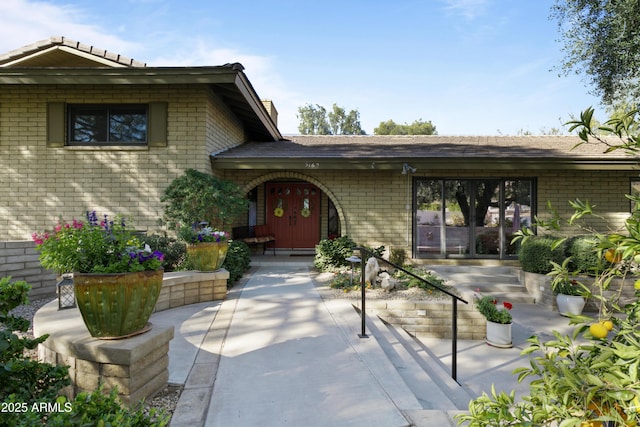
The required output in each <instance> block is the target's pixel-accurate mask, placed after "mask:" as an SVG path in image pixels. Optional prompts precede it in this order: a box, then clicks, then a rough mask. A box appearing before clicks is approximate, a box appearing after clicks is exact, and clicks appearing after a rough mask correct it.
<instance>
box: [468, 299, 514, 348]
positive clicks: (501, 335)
mask: <svg viewBox="0 0 640 427" xmlns="http://www.w3.org/2000/svg"><path fill="white" fill-rule="evenodd" d="M476 307H477V308H478V311H479V312H480V313H481V314H482V315H483V316H484V317H485V319H487V336H486V342H487V344H489V345H491V346H494V347H502V348H509V347H511V346H512V345H513V344H512V341H511V324H512V322H513V318H512V316H511V309H512V308H513V305H512V304H511V303H510V302H507V301H504V302H502V303H501V304H500V303H498V300H497V299H496V298H494V297H493V296H491V295H485V296H482V295H479V294H476Z"/></svg>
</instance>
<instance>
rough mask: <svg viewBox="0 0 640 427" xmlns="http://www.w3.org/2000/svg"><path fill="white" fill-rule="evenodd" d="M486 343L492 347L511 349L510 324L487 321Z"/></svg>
mask: <svg viewBox="0 0 640 427" xmlns="http://www.w3.org/2000/svg"><path fill="white" fill-rule="evenodd" d="M486 342H487V344H489V345H492V346H494V347H502V348H510V347H512V346H513V344H512V342H511V323H495V322H490V321H488V320H487V338H486Z"/></svg>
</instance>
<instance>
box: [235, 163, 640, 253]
mask: <svg viewBox="0 0 640 427" xmlns="http://www.w3.org/2000/svg"><path fill="white" fill-rule="evenodd" d="M636 175H637V174H635V173H633V172H629V171H576V170H571V171H552V170H536V171H526V170H523V171H517V172H509V171H499V172H486V171H465V170H438V171H434V172H433V173H428V172H427V173H425V172H424V171H422V172H421V171H418V173H417V174H415V177H416V178H419V177H434V178H442V177H448V178H449V177H461V178H479V177H502V178H505V177H513V178H537V188H538V199H537V203H538V214H539V216H541V217H543V218H544V217H546V216H547V215H546V213H547V200H549V201H551V203H552V205H553V207H554V208H556V209H557V210H558V212H559V213H560V214H561V215H562V216H564V217H565V218H568V217H569V216H570V215H571V214H572V213H573V210H572V209H571V207H570V206H569V203H568V202H569V200H574V199H576V198H579V199H581V200H583V201H584V200H589V201H590V202H591V203H592V204H593V205H596V208H595V209H596V211H597V213H599V214H602V215H603V216H604V217H605V218H607V220H610V221H611V224H612V225H614V226H620V225H621V224H622V222H623V221H624V219H625V218H626V217H627V216H628V214H629V201H628V199H626V197H625V194H628V193H629V180H630V178H632V177H635V176H636ZM224 176H225V177H227V178H229V179H232V180H234V181H236V182H238V183H239V184H240V185H247V184H248V183H250V182H254V181H256V180H257V181H260V180H261V178H260V177H269V179H274V178H278V179H292V180H295V179H301V178H305V177H307V178H308V180H310V181H313V182H317V183H319V184H322V185H323V186H324V187H325V188H328V189H329V190H330V191H331V192H332V193H333V194H334V195H335V196H336V199H337V200H336V202H337V204H338V205H339V206H340V207H341V208H342V209H343V211H344V215H345V217H346V223H343V224H341V226H342V232H343V234H348V235H350V236H351V237H352V238H353V239H354V240H355V241H356V242H357V243H359V244H367V245H370V246H378V245H385V246H386V247H387V248H390V247H405V248H407V249H409V248H410V245H411V243H410V242H411V238H410V237H409V239H407V230H409V234H411V216H407V211H406V208H405V207H406V204H407V178H406V175H402V174H401V173H400V171H384V170H361V171H358V170H335V171H331V170H297V171H286V172H276V171H268V170H253V171H245V170H243V171H225V174H224ZM261 194H262V191H258V195H259V200H258V202H259V208H258V209H259V210H258V217H259V221H262V219H263V218H264V214H265V210H264V204H263V203H261V200H262V199H261V197H262V196H261ZM409 203H411V202H410V201H409ZM322 209H323V212H322V214H323V217H322V221H326V215H325V212H326V203H323V206H322ZM266 214H267V215H268V214H269V213H268V212H267V213H266ZM591 225H595V226H597V227H600V228H601V229H603V222H602V221H593V222H592V224H591ZM407 226H408V227H409V228H407ZM321 230H322V231H323V234H322V237H325V236H326V224H323V226H322V228H321Z"/></svg>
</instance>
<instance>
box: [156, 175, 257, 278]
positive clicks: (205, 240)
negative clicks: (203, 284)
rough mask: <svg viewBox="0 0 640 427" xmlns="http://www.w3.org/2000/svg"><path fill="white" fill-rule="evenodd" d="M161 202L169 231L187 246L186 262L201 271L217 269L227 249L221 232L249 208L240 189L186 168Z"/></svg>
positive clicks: (232, 183) (225, 181) (224, 234)
mask: <svg viewBox="0 0 640 427" xmlns="http://www.w3.org/2000/svg"><path fill="white" fill-rule="evenodd" d="M161 201H162V202H164V203H165V211H164V219H165V221H166V222H167V225H168V226H169V229H172V230H174V231H175V232H176V233H177V235H178V237H180V238H181V239H182V240H184V241H185V243H186V244H187V262H188V263H190V264H191V265H192V266H193V267H194V268H195V269H196V270H201V271H211V270H217V269H218V268H220V266H221V265H222V262H223V261H224V258H225V256H226V253H227V250H228V243H227V239H228V234H227V233H226V232H224V231H223V230H227V229H228V228H229V227H230V226H231V225H232V223H233V220H234V219H235V218H237V217H238V216H239V215H241V214H243V213H245V212H246V211H247V209H248V206H249V204H248V203H249V202H248V200H247V199H246V197H244V194H243V193H242V191H241V189H240V187H239V186H238V185H237V184H235V183H234V182H232V181H228V180H224V179H219V178H217V177H214V176H211V175H208V174H206V173H203V172H200V171H197V170H195V169H187V170H186V171H185V172H184V174H182V175H181V176H179V177H177V178H176V179H174V180H173V181H172V182H171V184H170V185H169V186H168V187H167V189H166V190H165V191H164V194H163V196H162V198H161ZM207 257H209V258H210V259H209V260H205V258H207Z"/></svg>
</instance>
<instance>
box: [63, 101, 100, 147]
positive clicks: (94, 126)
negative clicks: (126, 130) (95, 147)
mask: <svg viewBox="0 0 640 427" xmlns="http://www.w3.org/2000/svg"><path fill="white" fill-rule="evenodd" d="M70 116H71V117H70V121H71V126H70V133H71V135H70V140H71V141H73V142H105V141H107V110H106V109H105V108H100V107H74V108H71V109H70Z"/></svg>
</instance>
